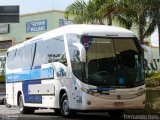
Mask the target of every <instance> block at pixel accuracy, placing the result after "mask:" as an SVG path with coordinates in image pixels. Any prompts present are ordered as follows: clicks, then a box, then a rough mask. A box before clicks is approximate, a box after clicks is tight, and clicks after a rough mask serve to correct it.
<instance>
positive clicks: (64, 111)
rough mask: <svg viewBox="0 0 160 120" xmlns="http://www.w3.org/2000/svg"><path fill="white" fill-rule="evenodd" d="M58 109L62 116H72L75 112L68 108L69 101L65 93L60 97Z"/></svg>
mask: <svg viewBox="0 0 160 120" xmlns="http://www.w3.org/2000/svg"><path fill="white" fill-rule="evenodd" d="M60 109H61V115H62V116H63V117H73V115H75V114H76V112H75V111H73V110H71V109H70V108H69V101H68V96H67V94H66V93H65V94H63V96H62V97H61V102H60Z"/></svg>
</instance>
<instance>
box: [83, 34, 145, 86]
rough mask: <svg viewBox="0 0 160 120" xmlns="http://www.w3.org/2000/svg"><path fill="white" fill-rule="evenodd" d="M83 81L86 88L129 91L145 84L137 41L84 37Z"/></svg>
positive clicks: (132, 39)
mask: <svg viewBox="0 0 160 120" xmlns="http://www.w3.org/2000/svg"><path fill="white" fill-rule="evenodd" d="M81 42H82V44H83V45H84V47H85V49H86V55H87V56H86V59H87V60H86V65H85V69H84V70H85V73H86V78H85V79H86V80H85V81H86V82H87V84H89V85H94V86H99V87H100V86H102V87H115V88H129V87H136V86H140V85H143V84H144V69H143V60H142V52H141V49H140V45H139V44H138V42H137V39H136V38H103V37H88V36H83V37H82V39H81Z"/></svg>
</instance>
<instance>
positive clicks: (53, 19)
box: [0, 10, 70, 56]
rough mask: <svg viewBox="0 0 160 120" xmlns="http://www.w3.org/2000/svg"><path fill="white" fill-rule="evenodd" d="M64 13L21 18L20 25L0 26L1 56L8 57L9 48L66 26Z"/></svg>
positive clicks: (41, 13)
mask: <svg viewBox="0 0 160 120" xmlns="http://www.w3.org/2000/svg"><path fill="white" fill-rule="evenodd" d="M68 22H70V21H65V19H64V11H60V10H50V11H43V12H37V13H31V14H24V15H21V16H20V22H19V23H12V24H2V25H0V56H6V51H7V49H8V48H9V47H11V46H13V45H16V44H19V43H21V42H24V41H26V40H28V39H30V38H32V37H35V36H37V35H39V34H42V33H44V32H47V31H49V30H52V29H55V28H58V27H60V26H64V25H65V24H67V23H68Z"/></svg>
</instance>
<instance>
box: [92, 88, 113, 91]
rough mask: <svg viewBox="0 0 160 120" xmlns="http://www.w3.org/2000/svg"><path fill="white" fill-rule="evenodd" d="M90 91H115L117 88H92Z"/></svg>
mask: <svg viewBox="0 0 160 120" xmlns="http://www.w3.org/2000/svg"><path fill="white" fill-rule="evenodd" d="M89 90H98V91H109V90H115V88H91V89H89Z"/></svg>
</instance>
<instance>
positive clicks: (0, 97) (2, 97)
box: [0, 94, 6, 105]
mask: <svg viewBox="0 0 160 120" xmlns="http://www.w3.org/2000/svg"><path fill="white" fill-rule="evenodd" d="M5 97H6V94H0V104H2V105H4V104H5V103H6V102H5V101H6V99H5Z"/></svg>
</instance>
